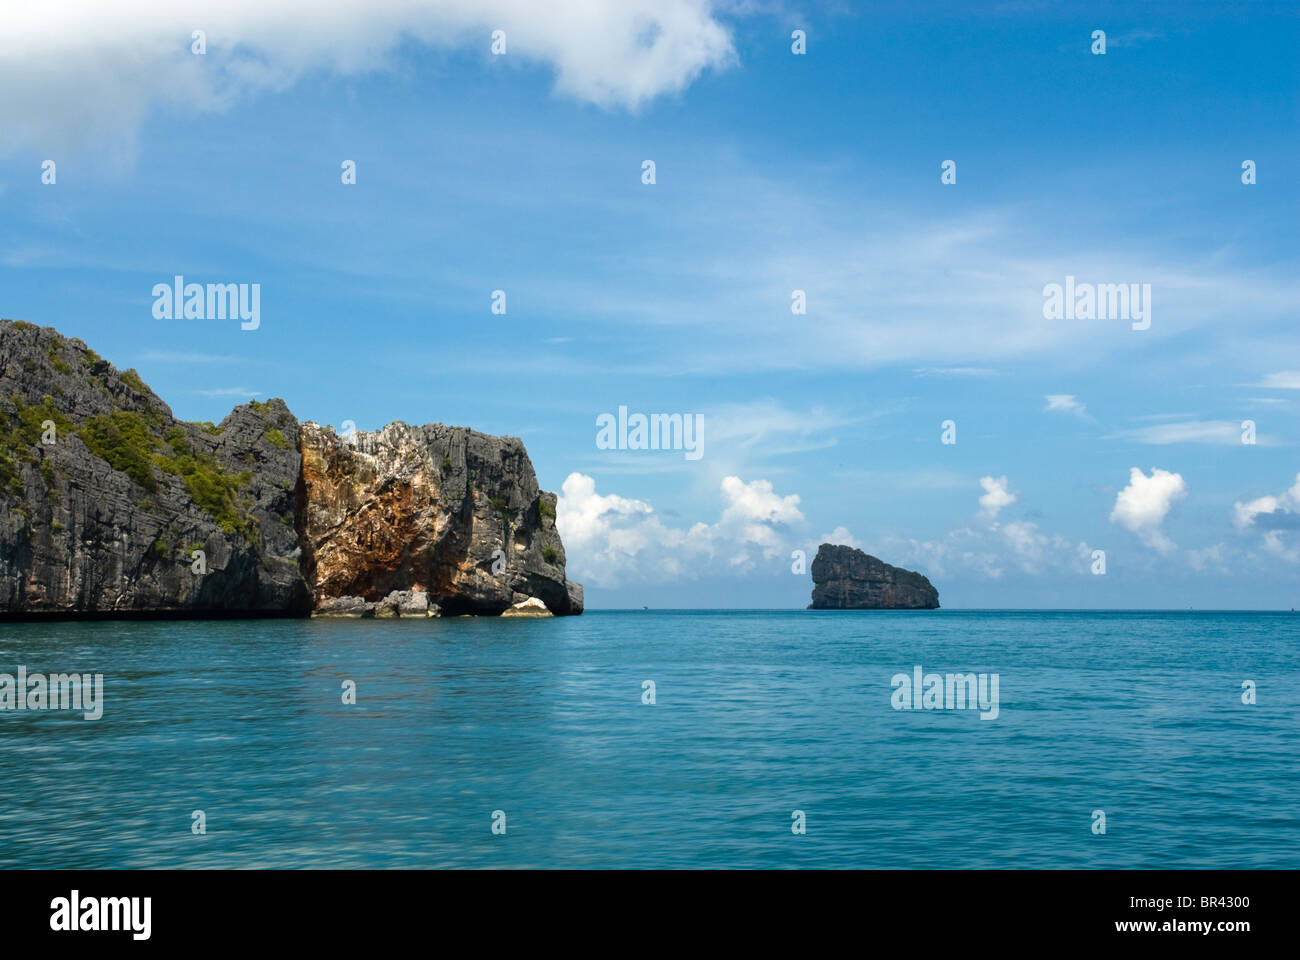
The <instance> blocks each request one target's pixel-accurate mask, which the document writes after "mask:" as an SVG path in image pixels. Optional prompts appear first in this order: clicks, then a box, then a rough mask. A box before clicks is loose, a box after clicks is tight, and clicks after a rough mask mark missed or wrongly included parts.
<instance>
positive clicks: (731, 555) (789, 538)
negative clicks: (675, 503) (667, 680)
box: [555, 473, 804, 587]
mask: <svg viewBox="0 0 1300 960" xmlns="http://www.w3.org/2000/svg"><path fill="white" fill-rule="evenodd" d="M719 493H720V495H721V498H722V502H723V509H722V513H721V516H720V517H719V518H718V521H717V522H716V523H713V524H706V523H703V522H699V523H695V524H693V525H692V526H690V527H688V528H680V527H670V526H667V525H665V524H664V523H663V522H662V521H661V520H660V519H659V517H658V515H657V514H656V512H655V509H654V508H653V507H652V506H651V505H650V504H648V503H646V502H644V501H641V500H630V499H627V498H624V497H619V496H616V495H613V494H609V495H602V494H599V493H597V492H596V481H595V480H594V479H593V478H592V477H589V476H586V475H585V474H581V473H571V474H569V476H568V477H567V478H566V479H565V481H564V485H563V487H562V488H561V493H560V497H559V500H558V502H557V504H556V521H555V522H556V526H557V527H558V528H559V530H560V535H561V536H562V537H563V538H564V545H565V553H566V555H567V559H568V565H569V569H570V575H571V576H573V577H574V578H575V579H578V580H582V581H585V582H590V583H593V584H596V585H598V586H605V587H608V586H616V585H618V584H621V583H626V582H629V581H631V582H641V583H655V582H664V581H672V580H678V579H682V578H684V577H698V576H701V575H704V574H706V573H710V572H712V573H714V574H716V573H718V572H719V566H721V568H722V572H729V573H737V572H744V571H747V570H750V569H752V568H753V567H754V566H755V565H756V564H757V563H758V562H759V561H760V560H767V561H770V560H773V559H775V558H776V557H778V556H780V555H782V554H785V553H786V552H787V551H788V549H789V547H790V546H791V544H792V543H793V542H794V541H793V532H794V530H795V528H797V527H799V526H800V525H802V524H803V523H804V515H803V513H802V512H801V511H800V510H799V497H798V495H797V494H788V495H786V496H781V495H780V494H778V493H776V492H775V491H774V490H773V489H772V484H771V483H769V482H768V481H766V480H753V481H751V482H749V483H746V482H744V481H743V480H741V479H740V478H739V477H724V478H723V480H722V483H721V485H720V487H719Z"/></svg>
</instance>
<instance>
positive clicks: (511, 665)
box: [0, 610, 1300, 869]
mask: <svg viewBox="0 0 1300 960" xmlns="http://www.w3.org/2000/svg"><path fill="white" fill-rule="evenodd" d="M20 666H22V667H23V668H25V670H26V672H27V674H28V676H29V678H30V676H31V675H33V674H37V673H40V674H52V673H73V672H75V673H81V674H85V675H92V674H102V676H103V688H102V689H103V694H102V705H101V706H102V716H100V717H99V719H86V718H85V716H84V714H83V713H82V712H77V711H73V710H66V709H60V710H53V709H44V710H39V709H25V710H17V709H4V710H0V784H2V785H3V786H2V788H0V867H6V868H14V867H26V868H143V867H156V868H189V869H204V868H268V867H269V868H335V867H345V868H351V867H367V868H602V869H603V868H632V869H637V868H687V869H693V868H742V869H751V868H752V869H768V868H836V869H838V868H917V869H959V868H995V869H998V868H1007V869H1011V868H1180V869H1181V868H1191V869H1196V868H1290V869H1295V868H1297V867H1300V722H1298V718H1300V616H1297V615H1295V614H1292V613H1289V612H1280V613H1241V612H1202V611H1182V612H1176V611H1169V612H1125V611H1115V612H1098V611H1041V610H1040V611H1016V610H936V611H808V610H755V611H739V610H680V611H675V610H662V611H661V610H637V611H591V612H588V613H587V614H585V615H583V616H581V617H570V618H561V619H534V620H529V619H495V618H493V619H488V618H456V619H442V620H437V619H433V620H418V621H417V620H388V621H384V620H379V621H376V620H345V621H339V620H224V621H170V622H165V621H114V622H95V623H86V622H59V623H4V624H0V674H8V675H10V676H14V677H16V674H17V671H18V668H19V667H20ZM918 674H919V676H920V677H921V678H922V687H924V688H926V689H928V691H929V694H930V696H929V698H928V702H927V698H925V697H924V696H923V695H922V691H921V690H915V691H914V690H910V689H909V688H910V685H911V683H912V681H913V680H914V678H916V677H917V676H918ZM948 674H953V675H954V677H956V680H955V682H954V683H953V684H951V685H950V684H949V683H948V682H947V679H946V678H947V675H948ZM968 674H974V675H976V677H977V678H979V677H982V678H983V679H982V685H981V681H979V680H976V681H974V682H973V683H972V686H971V687H970V689H976V688H978V689H979V690H981V691H982V692H984V693H985V694H986V696H985V703H984V707H983V708H981V706H980V703H979V702H978V699H979V698H978V696H972V697H971V698H969V699H967V698H965V697H962V696H960V695H959V694H961V693H964V692H965V690H966V689H967V688H966V687H964V686H963V683H964V681H963V679H962V676H964V675H968ZM931 675H936V677H937V681H940V682H938V683H937V684H932V683H931V682H930V681H929V679H928V678H929V677H930V676H931ZM995 676H996V687H994V684H993V680H994V677H995ZM0 679H2V678H0ZM904 679H906V680H907V683H906V684H905V683H904V682H903V681H904ZM29 682H30V681H29ZM950 686H951V691H950V690H949V687H950ZM995 689H996V709H993V704H992V703H991V702H990V701H991V700H992V699H993V695H994V690H995ZM964 699H965V700H966V702H964V703H963V702H962V701H963V700H964ZM972 700H974V701H976V702H974V703H972ZM353 701H354V702H353ZM15 702H16V698H11V700H10V701H9V705H10V706H13V705H14V703H15Z"/></svg>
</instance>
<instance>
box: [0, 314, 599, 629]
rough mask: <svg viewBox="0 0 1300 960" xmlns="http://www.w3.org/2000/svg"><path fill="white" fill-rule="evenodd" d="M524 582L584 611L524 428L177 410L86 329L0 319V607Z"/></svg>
mask: <svg viewBox="0 0 1300 960" xmlns="http://www.w3.org/2000/svg"><path fill="white" fill-rule="evenodd" d="M196 551H197V552H196ZM530 597H535V598H537V599H539V600H540V601H541V602H542V603H544V604H545V606H546V609H547V610H549V611H550V612H551V613H555V614H572V613H581V612H582V588H581V586H579V585H578V584H572V583H569V582H568V581H566V580H565V577H564V546H563V544H562V543H561V542H560V537H559V534H558V533H557V531H556V529H555V495H554V494H550V493H543V492H541V491H539V490H538V489H537V478H536V476H535V474H534V473H533V467H532V464H531V462H530V461H529V459H528V454H527V453H526V452H525V450H524V446H523V443H522V442H521V441H519V440H516V439H512V438H499V437H490V436H486V435H484V434H481V433H476V432H474V431H472V430H467V429H463V428H454V427H444V426H442V425H440V424H434V425H430V426H425V427H408V426H406V425H405V424H400V423H398V424H391V425H390V426H388V427H386V428H384V430H382V431H379V432H377V433H373V434H365V433H361V434H357V435H356V437H355V441H354V442H349V443H345V442H343V441H342V440H340V439H339V438H338V437H336V436H335V435H334V434H333V432H332V431H331V430H329V429H325V430H322V429H321V428H320V427H318V426H317V425H316V424H314V423H307V424H303V425H301V427H300V425H299V423H298V421H297V420H296V419H295V418H294V416H293V414H292V413H290V412H289V408H288V407H287V406H285V404H284V402H283V401H281V400H271V401H269V402H267V403H250V404H245V405H244V406H241V407H237V408H236V409H235V410H234V411H233V412H232V413H231V414H230V415H229V416H227V417H226V419H225V420H223V421H222V422H221V424H220V425H213V424H197V423H186V422H184V421H180V420H177V419H175V418H174V417H173V416H172V412H171V409H170V408H169V407H168V406H167V405H166V404H165V403H163V401H162V400H160V399H159V398H158V397H157V396H156V395H154V393H153V391H152V390H150V389H149V388H148V387H147V386H146V385H145V384H144V383H143V382H142V381H141V380H140V378H139V376H137V375H136V373H135V371H133V370H127V371H121V372H119V371H118V370H117V369H116V368H115V367H113V366H112V365H111V364H109V363H107V362H105V361H104V360H102V359H100V358H99V356H98V355H96V354H95V353H94V351H92V350H90V349H89V348H88V347H87V346H86V345H85V344H84V343H82V342H81V341H80V340H73V339H68V338H65V337H63V336H61V335H60V334H59V333H58V332H57V331H55V330H53V329H51V328H48V327H44V328H40V327H35V326H32V325H31V324H26V323H12V322H10V321H0V618H10V619H13V618H29V617H41V616H68V617H94V616H151V615H154V616H304V615H306V614H308V613H310V612H311V611H312V610H313V608H314V607H315V606H316V604H317V603H318V602H319V603H321V604H324V605H327V606H328V608H329V609H332V610H334V611H336V612H337V611H344V612H343V613H341V614H339V615H352V616H401V617H406V616H424V615H426V613H430V614H432V613H436V612H437V611H438V609H439V607H441V609H442V611H443V612H444V613H450V614H456V613H479V614H499V613H502V612H503V611H505V610H507V609H508V608H511V607H514V606H515V605H516V604H521V603H523V602H524V601H526V600H528V598H530ZM521 609H524V608H521ZM526 609H529V610H532V609H535V605H531V606H529V607H527V608H526Z"/></svg>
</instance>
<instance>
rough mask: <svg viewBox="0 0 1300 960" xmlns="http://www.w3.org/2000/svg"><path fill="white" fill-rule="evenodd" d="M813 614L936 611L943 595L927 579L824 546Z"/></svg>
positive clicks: (816, 570) (815, 567)
mask: <svg viewBox="0 0 1300 960" xmlns="http://www.w3.org/2000/svg"><path fill="white" fill-rule="evenodd" d="M812 579H813V592H812V603H810V604H809V605H808V609H809V610H935V609H937V608H938V606H939V591H938V590H936V589H935V588H934V586H933V585H932V584H931V583H930V581H929V580H928V579H927V578H926V577H924V576H923V575H921V574H919V573H916V572H915V571H913V570H904V569H903V568H902V567H894V566H890V565H889V564H887V563H885V562H884V561H883V560H879V559H877V558H876V557H873V556H871V555H870V554H867V553H863V552H862V551H861V550H856V549H854V548H853V547H845V546H835V545H833V544H829V543H823V544H822V545H821V546H820V547H818V548H817V556H816V557H815V558H814V559H813V562H812Z"/></svg>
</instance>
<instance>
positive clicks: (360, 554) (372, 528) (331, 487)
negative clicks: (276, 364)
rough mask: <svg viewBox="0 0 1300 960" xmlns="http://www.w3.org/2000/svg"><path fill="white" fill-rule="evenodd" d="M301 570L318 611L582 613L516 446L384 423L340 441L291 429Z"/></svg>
mask: <svg viewBox="0 0 1300 960" xmlns="http://www.w3.org/2000/svg"><path fill="white" fill-rule="evenodd" d="M301 450H302V457H303V464H302V477H303V487H304V501H305V505H304V510H303V514H302V528H303V535H304V546H305V548H306V553H307V557H306V569H307V575H308V578H309V580H310V582H311V584H312V588H313V592H314V596H315V602H316V603H317V605H319V606H322V607H323V606H325V605H327V604H328V605H330V606H331V607H334V608H337V607H338V604H333V603H331V601H335V600H337V599H338V598H346V597H356V598H360V599H362V600H364V601H367V602H370V603H379V602H380V601H383V600H384V599H385V598H386V597H387V596H389V595H390V594H391V593H392V592H393V591H416V592H425V593H427V594H428V596H429V600H430V602H431V603H436V604H437V605H438V606H439V607H440V608H441V610H442V612H443V613H444V614H459V613H475V614H500V613H502V612H503V611H506V610H507V609H509V608H510V607H512V606H513V605H515V604H516V603H521V602H523V601H526V600H527V599H528V598H530V597H534V598H537V599H538V600H540V601H542V603H544V604H545V605H546V608H547V609H548V610H549V611H550V612H551V613H554V614H574V613H581V612H582V588H581V587H580V586H578V585H577V584H572V583H569V582H568V581H566V580H565V576H564V545H563V544H562V543H561V542H560V535H559V533H558V532H557V531H556V529H555V494H553V493H545V492H543V491H541V490H539V489H538V487H537V476H536V474H535V473H534V472H533V465H532V462H531V461H530V460H529V459H528V453H527V451H525V450H524V445H523V443H522V442H521V441H520V440H517V439H515V438H513V437H492V436H488V435H486V434H482V433H478V432H476V431H474V430H468V429H465V428H463V427H447V426H443V425H442V424H427V425H425V426H423V427H412V426H408V425H406V424H404V423H392V424H389V425H388V426H386V427H384V428H383V429H382V430H379V431H376V432H371V433H368V432H357V433H355V434H354V435H352V436H350V437H347V438H343V437H339V436H337V435H336V434H335V433H334V431H333V430H332V429H330V428H328V427H327V428H324V429H322V428H321V427H319V426H318V425H317V424H315V423H304V424H303V425H302V432H301Z"/></svg>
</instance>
